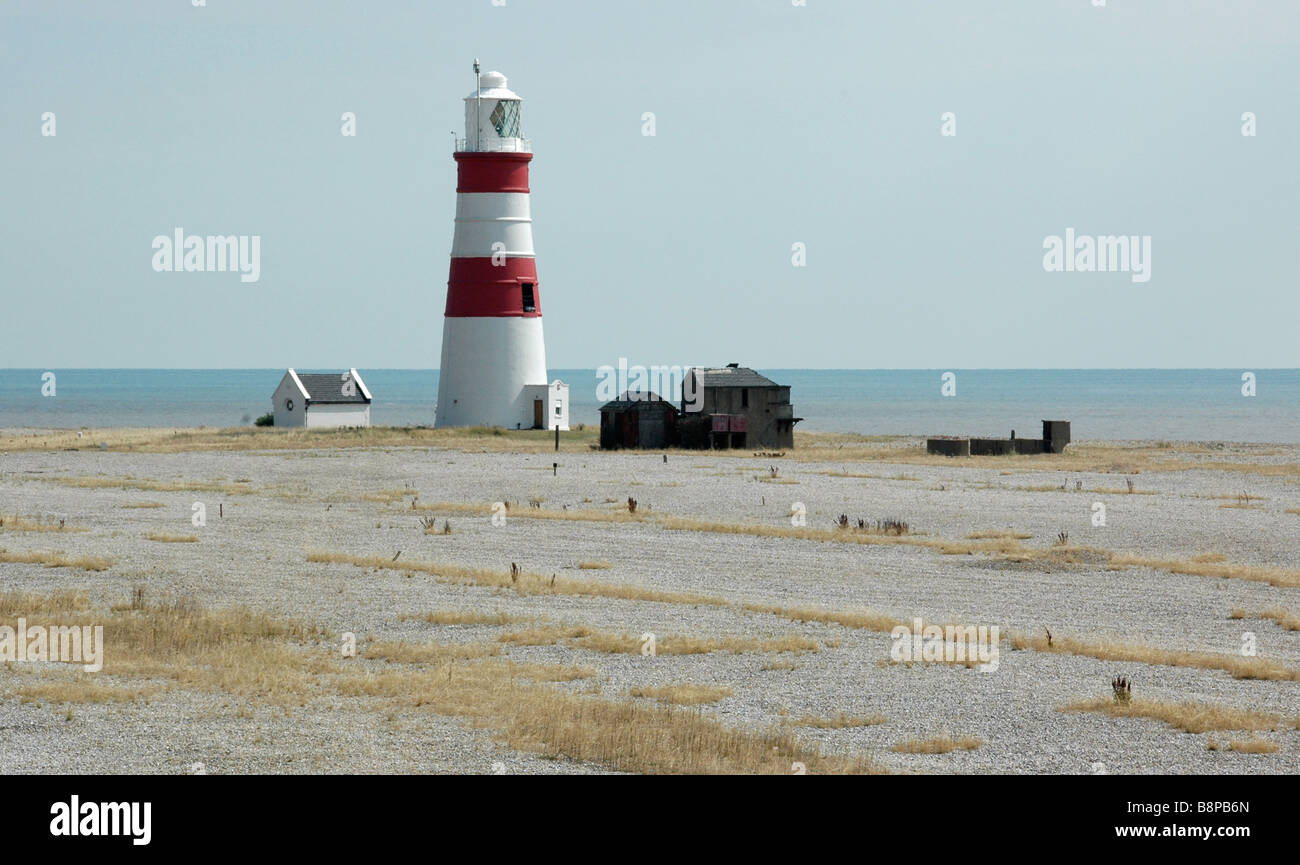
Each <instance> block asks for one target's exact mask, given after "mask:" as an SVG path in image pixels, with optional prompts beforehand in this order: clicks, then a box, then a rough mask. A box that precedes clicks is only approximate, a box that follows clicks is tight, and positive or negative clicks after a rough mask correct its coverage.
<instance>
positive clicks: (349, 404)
mask: <svg viewBox="0 0 1300 865" xmlns="http://www.w3.org/2000/svg"><path fill="white" fill-rule="evenodd" d="M370 401H371V396H370V390H369V388H367V387H366V383H365V382H364V381H362V380H361V376H360V374H359V373H357V371H356V370H355V369H350V370H348V371H347V372H344V373H307V372H304V373H298V372H295V371H294V370H292V369H290V370H288V371H287V372H285V374H284V378H282V379H280V385H279V387H277V388H276V389H275V393H274V394H272V395H271V411H272V412H273V413H274V414H275V425H276V426H278V427H286V426H287V427H314V428H320V427H362V426H370Z"/></svg>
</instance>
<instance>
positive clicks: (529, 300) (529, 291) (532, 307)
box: [523, 282, 537, 312]
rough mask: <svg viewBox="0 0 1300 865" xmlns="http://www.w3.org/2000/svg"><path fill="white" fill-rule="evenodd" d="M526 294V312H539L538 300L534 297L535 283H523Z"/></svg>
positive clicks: (524, 293)
mask: <svg viewBox="0 0 1300 865" xmlns="http://www.w3.org/2000/svg"><path fill="white" fill-rule="evenodd" d="M523 295H524V298H523V300H524V312H537V301H536V299H534V297H533V284H532V283H531V282H525V283H524V284H523Z"/></svg>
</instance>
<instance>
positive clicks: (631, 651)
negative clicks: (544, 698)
mask: <svg viewBox="0 0 1300 865" xmlns="http://www.w3.org/2000/svg"><path fill="white" fill-rule="evenodd" d="M498 639H500V640H501V642H503V643H515V644H518V645H525V646H552V645H555V644H557V643H562V642H567V643H569V644H570V645H572V646H574V647H575V648H578V649H587V650H589V651H593V652H604V653H606V654H621V655H639V654H641V652H642V647H643V646H645V645H647V641H646V640H644V639H642V638H641V637H638V636H635V635H633V634H620V633H616V632H614V631H605V630H601V629H599V628H592V627H587V626H585V625H539V626H536V627H532V628H525V629H524V630H520V631H511V632H509V633H505V634H502V635H501V636H500V637H499V638H498ZM818 649H819V646H818V645H817V641H816V640H812V639H809V638H807V637H801V636H798V635H796V634H788V635H786V636H783V637H774V638H761V637H733V636H726V637H712V638H702V637H687V636H680V635H676V634H665V635H662V636H656V638H655V654H656V655H704V654H709V653H711V652H732V653H734V654H741V653H746V652H816V651H818Z"/></svg>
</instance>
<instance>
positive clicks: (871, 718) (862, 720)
mask: <svg viewBox="0 0 1300 865" xmlns="http://www.w3.org/2000/svg"><path fill="white" fill-rule="evenodd" d="M887 722H888V719H887V718H886V717H885V716H884V715H849V714H846V713H844V712H840V713H838V714H836V715H834V716H833V717H830V718H814V717H804V718H799V719H797V720H794V721H791V722H790V725H791V726H792V727H815V728H817V729H821V730H841V729H845V728H848V727H872V726H875V725H876V724H884V723H887Z"/></svg>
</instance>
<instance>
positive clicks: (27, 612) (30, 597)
mask: <svg viewBox="0 0 1300 865" xmlns="http://www.w3.org/2000/svg"><path fill="white" fill-rule="evenodd" d="M88 609H90V599H89V598H87V597H86V596H85V595H84V594H82V593H81V592H74V591H69V590H62V591H56V592H49V593H40V592H3V593H0V620H3V619H15V618H18V617H19V616H25V617H30V616H36V615H46V614H50V613H80V612H83V611H85V610H88Z"/></svg>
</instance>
